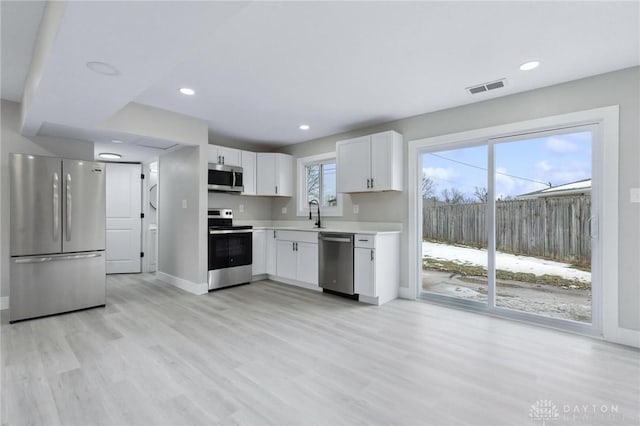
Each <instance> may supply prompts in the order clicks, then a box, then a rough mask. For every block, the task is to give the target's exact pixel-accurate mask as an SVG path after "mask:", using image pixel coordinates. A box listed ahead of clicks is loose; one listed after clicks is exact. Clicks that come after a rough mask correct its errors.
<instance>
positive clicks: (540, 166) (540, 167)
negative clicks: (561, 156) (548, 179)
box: [536, 160, 553, 173]
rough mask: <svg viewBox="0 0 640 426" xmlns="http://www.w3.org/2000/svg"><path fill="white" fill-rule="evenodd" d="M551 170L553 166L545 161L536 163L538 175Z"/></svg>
mask: <svg viewBox="0 0 640 426" xmlns="http://www.w3.org/2000/svg"><path fill="white" fill-rule="evenodd" d="M551 169H553V166H552V165H551V164H549V162H548V161H547V160H542V161H539V162H537V163H536V171H537V172H538V173H546V172H549V171H550V170H551Z"/></svg>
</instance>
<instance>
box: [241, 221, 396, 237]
mask: <svg viewBox="0 0 640 426" xmlns="http://www.w3.org/2000/svg"><path fill="white" fill-rule="evenodd" d="M265 222H267V223H265ZM235 224H237V225H252V226H253V229H255V230H261V229H275V230H278V231H304V232H348V233H351V234H367V235H378V234H399V233H401V232H402V224H401V223H386V222H385V223H377V222H339V221H328V223H327V224H326V227H322V228H314V227H313V221H309V222H308V223H307V222H306V221H273V222H271V223H268V221H250V220H247V221H236V223H235Z"/></svg>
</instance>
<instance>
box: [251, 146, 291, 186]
mask: <svg viewBox="0 0 640 426" xmlns="http://www.w3.org/2000/svg"><path fill="white" fill-rule="evenodd" d="M256 170H257V173H256V187H257V191H256V192H257V195H275V196H282V197H291V196H292V195H293V184H292V182H293V176H292V172H293V158H292V157H291V156H290V155H287V154H274V153H262V152H258V153H257V166H256Z"/></svg>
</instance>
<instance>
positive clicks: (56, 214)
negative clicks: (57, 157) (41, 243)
mask: <svg viewBox="0 0 640 426" xmlns="http://www.w3.org/2000/svg"><path fill="white" fill-rule="evenodd" d="M59 181H60V179H59V177H58V173H54V174H53V200H52V201H53V241H58V237H59V236H60V194H59V191H58V184H59Z"/></svg>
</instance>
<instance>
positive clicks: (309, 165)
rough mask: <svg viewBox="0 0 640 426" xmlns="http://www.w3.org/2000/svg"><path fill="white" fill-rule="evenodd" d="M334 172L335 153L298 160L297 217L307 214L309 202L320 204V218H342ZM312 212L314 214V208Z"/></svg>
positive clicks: (340, 195)
mask: <svg viewBox="0 0 640 426" xmlns="http://www.w3.org/2000/svg"><path fill="white" fill-rule="evenodd" d="M336 172H337V165H336V154H335V152H330V153H326V154H320V155H314V156H310V157H304V158H299V159H298V212H297V213H298V216H305V215H308V214H309V201H311V200H317V201H318V202H319V203H320V214H321V216H342V194H338V191H337V182H336V177H337V173H336ZM312 211H313V212H314V214H315V206H314V207H313V209H312Z"/></svg>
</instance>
